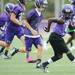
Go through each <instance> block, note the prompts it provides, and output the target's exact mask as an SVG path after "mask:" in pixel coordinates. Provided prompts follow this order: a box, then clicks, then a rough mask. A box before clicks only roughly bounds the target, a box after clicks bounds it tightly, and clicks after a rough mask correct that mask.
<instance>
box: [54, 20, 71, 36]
mask: <svg viewBox="0 0 75 75" xmlns="http://www.w3.org/2000/svg"><path fill="white" fill-rule="evenodd" d="M69 24H70V20H65V23H64V24H63V25H62V24H56V26H55V27H54V29H53V32H54V33H57V34H58V35H60V36H64V35H65V34H66V31H67V28H68V26H69Z"/></svg>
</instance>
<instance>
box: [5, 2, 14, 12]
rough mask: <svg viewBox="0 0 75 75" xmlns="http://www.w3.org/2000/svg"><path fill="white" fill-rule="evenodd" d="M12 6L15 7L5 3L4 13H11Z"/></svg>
mask: <svg viewBox="0 0 75 75" xmlns="http://www.w3.org/2000/svg"><path fill="white" fill-rule="evenodd" d="M14 6H15V5H14V4H13V3H7V4H6V5H5V11H6V12H8V13H10V12H12V10H13V8H14Z"/></svg>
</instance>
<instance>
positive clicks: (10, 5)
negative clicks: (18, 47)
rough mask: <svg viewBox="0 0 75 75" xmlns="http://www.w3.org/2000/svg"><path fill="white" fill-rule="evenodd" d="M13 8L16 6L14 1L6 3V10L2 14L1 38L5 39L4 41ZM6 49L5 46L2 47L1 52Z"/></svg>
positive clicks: (0, 21)
mask: <svg viewBox="0 0 75 75" xmlns="http://www.w3.org/2000/svg"><path fill="white" fill-rule="evenodd" d="M13 8H14V4H13V3H7V4H6V5H5V9H4V12H2V13H1V14H0V40H3V41H4V40H5V31H6V27H7V22H9V17H10V14H11V12H12V10H13ZM4 49H5V47H2V48H1V49H0V54H2V52H3V50H4Z"/></svg>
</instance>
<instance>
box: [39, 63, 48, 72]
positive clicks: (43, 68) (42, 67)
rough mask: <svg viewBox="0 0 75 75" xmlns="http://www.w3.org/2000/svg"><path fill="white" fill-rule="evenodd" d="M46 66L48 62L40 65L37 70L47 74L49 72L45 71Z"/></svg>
mask: <svg viewBox="0 0 75 75" xmlns="http://www.w3.org/2000/svg"><path fill="white" fill-rule="evenodd" d="M47 65H48V62H44V63H42V64H41V65H40V66H39V68H40V69H42V70H43V72H49V71H48V70H47V69H48V67H47Z"/></svg>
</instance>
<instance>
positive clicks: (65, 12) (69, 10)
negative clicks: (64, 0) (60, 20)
mask: <svg viewBox="0 0 75 75" xmlns="http://www.w3.org/2000/svg"><path fill="white" fill-rule="evenodd" d="M62 13H63V15H64V16H65V17H66V18H70V17H71V15H72V13H73V8H72V6H71V5H70V4H65V5H64V7H63V9H62Z"/></svg>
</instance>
